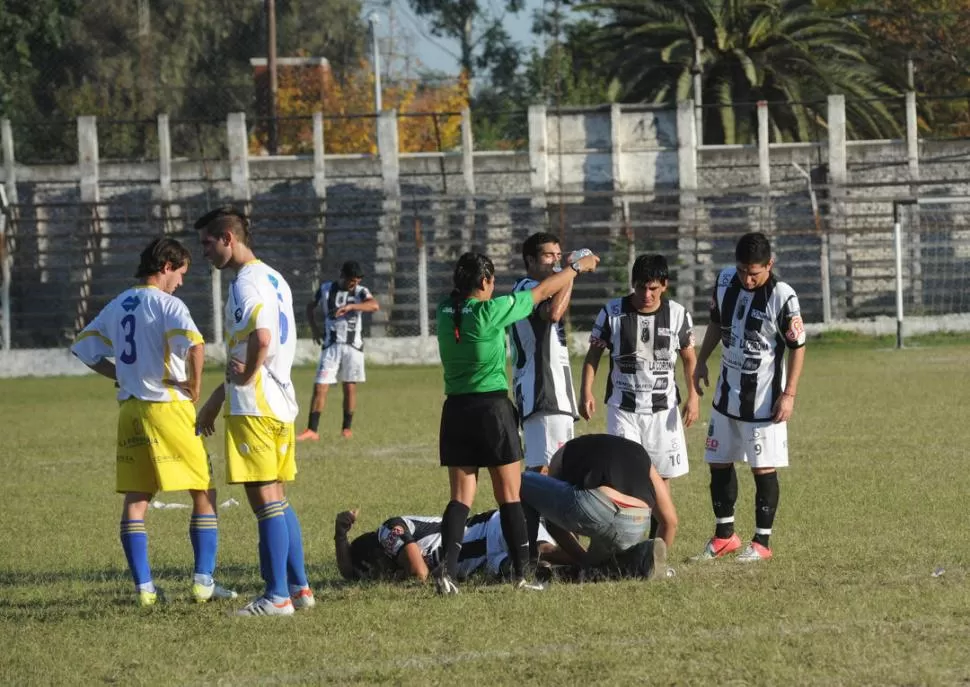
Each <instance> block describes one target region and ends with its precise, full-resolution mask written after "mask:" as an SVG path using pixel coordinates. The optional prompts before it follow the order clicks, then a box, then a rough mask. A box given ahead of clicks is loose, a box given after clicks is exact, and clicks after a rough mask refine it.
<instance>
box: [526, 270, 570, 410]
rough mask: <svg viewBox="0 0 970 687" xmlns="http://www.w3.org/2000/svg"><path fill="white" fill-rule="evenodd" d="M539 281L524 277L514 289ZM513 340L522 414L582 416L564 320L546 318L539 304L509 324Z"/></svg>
mask: <svg viewBox="0 0 970 687" xmlns="http://www.w3.org/2000/svg"><path fill="white" fill-rule="evenodd" d="M538 284H539V282H537V281H536V280H535V279H530V278H529V277H523V278H522V279H519V280H518V281H517V282H516V283H515V287H514V288H513V289H512V290H513V291H528V290H529V289H533V288H535V287H536V286H537V285H538ZM509 339H510V340H511V343H512V387H513V394H514V396H515V403H516V405H517V406H518V408H519V417H520V418H521V419H522V420H525V419H527V418H528V417H529V416H530V415H532V414H533V413H554V414H560V415H571V416H572V417H573V418H574V419H578V418H579V413H578V412H577V407H576V395H575V392H574V391H573V377H572V372H571V371H570V368H569V346H568V345H567V343H566V330H565V328H564V327H563V323H562V322H550V321H548V320H544V319H543V318H542V316H541V315H540V314H539V311H538V306H537V307H536V308H535V309H533V311H532V314H531V315H530V316H529V317H528V318H526V319H524V320H519V321H518V322H516V323H515V324H513V325H512V326H510V327H509Z"/></svg>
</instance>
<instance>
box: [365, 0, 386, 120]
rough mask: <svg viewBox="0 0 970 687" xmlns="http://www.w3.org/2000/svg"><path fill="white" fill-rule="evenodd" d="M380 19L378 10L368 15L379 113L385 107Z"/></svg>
mask: <svg viewBox="0 0 970 687" xmlns="http://www.w3.org/2000/svg"><path fill="white" fill-rule="evenodd" d="M379 21H380V15H378V14H377V12H371V13H370V14H368V15H367V23H369V24H370V40H371V50H372V52H373V58H372V61H373V63H374V112H375V113H376V114H378V115H379V114H380V113H381V109H383V108H382V106H381V51H380V49H379V48H378V47H377V24H378V22H379Z"/></svg>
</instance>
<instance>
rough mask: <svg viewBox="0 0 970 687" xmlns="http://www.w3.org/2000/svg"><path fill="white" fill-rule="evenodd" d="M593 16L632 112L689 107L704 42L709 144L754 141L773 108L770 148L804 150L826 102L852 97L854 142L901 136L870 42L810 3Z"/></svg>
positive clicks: (663, 7)
mask: <svg viewBox="0 0 970 687" xmlns="http://www.w3.org/2000/svg"><path fill="white" fill-rule="evenodd" d="M586 8H587V9H592V10H595V11H600V12H602V11H604V10H605V11H606V12H607V13H608V19H607V22H606V24H605V26H604V27H603V29H602V31H601V32H600V33H599V35H598V37H597V41H596V45H597V46H598V47H599V48H600V49H602V50H604V51H609V52H610V54H611V55H612V56H613V62H612V73H613V75H614V76H616V77H617V78H618V79H619V81H620V83H621V84H622V88H623V99H624V101H626V102H651V103H670V104H673V103H675V102H676V101H679V100H683V99H687V98H690V97H692V91H693V86H692V84H693V77H694V69H695V68H697V67H698V65H697V64H696V62H695V40H696V39H697V38H701V39H703V42H704V47H703V51H702V53H701V64H700V65H699V66H700V68H701V69H702V91H701V93H702V96H703V103H704V105H705V106H707V105H710V106H712V107H713V108H714V109H713V110H710V109H705V112H706V113H707V116H705V117H704V131H703V140H704V141H705V142H707V143H743V142H750V141H753V140H754V139H755V137H756V133H757V116H756V110H755V108H754V107H753V106H749V107H748V108H747V109H739V108H738V103H749V104H753V103H755V102H757V101H761V100H764V101H768V102H769V103H770V106H769V116H770V130H771V135H772V138H773V140H775V141H783V140H796V141H807V140H811V139H812V138H814V137H816V135H817V131H816V128H817V127H818V126H819V125H824V121H825V117H826V106H825V101H826V97H827V96H828V95H829V94H832V93H841V94H844V95H845V96H846V120H847V128H848V132H849V135H850V137H857V138H863V137H869V138H881V137H886V136H894V135H898V134H899V131H900V127H899V124H898V123H897V121H896V118H895V117H894V116H893V113H892V112H891V110H890V107H889V106H888V104H887V101H888V99H890V98H894V97H897V96H898V94H899V91H898V90H897V89H896V88H894V87H893V86H892V85H890V84H888V83H886V81H885V80H884V79H883V78H882V77H881V74H880V69H879V68H878V67H877V66H876V65H874V64H873V60H872V57H871V55H870V54H869V53H868V43H867V36H866V34H865V33H864V32H863V31H862V30H861V28H860V27H859V25H858V23H856V22H854V21H852V20H851V19H849V18H844V17H839V16H833V15H832V14H830V13H824V12H821V11H819V10H818V9H817V8H816V7H815V6H814V4H813V3H812V1H811V0H768V1H765V0H680V1H679V2H676V3H675V2H666V1H664V0H640V1H636V0H604V1H603V2H598V3H595V4H592V5H587V6H586Z"/></svg>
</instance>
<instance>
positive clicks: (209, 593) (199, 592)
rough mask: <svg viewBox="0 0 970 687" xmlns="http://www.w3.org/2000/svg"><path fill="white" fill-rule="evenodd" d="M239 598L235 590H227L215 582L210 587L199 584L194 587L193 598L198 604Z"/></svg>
mask: <svg viewBox="0 0 970 687" xmlns="http://www.w3.org/2000/svg"><path fill="white" fill-rule="evenodd" d="M237 596H239V595H238V594H237V593H236V592H234V591H233V590H231V589H226V588H225V587H223V586H221V585H218V584H216V583H215V582H213V583H212V584H210V585H204V584H198V583H196V584H193V585H192V598H193V599H195V602H196V603H197V604H204V603H205V602H206V601H213V600H215V601H219V600H222V599H235V598H236V597H237Z"/></svg>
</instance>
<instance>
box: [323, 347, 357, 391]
mask: <svg viewBox="0 0 970 687" xmlns="http://www.w3.org/2000/svg"><path fill="white" fill-rule="evenodd" d="M363 381H365V377H364V352H363V351H358V350H357V349H356V348H354V347H353V346H350V345H348V344H342V343H336V344H331V345H330V346H327V347H326V348H324V349H323V350H322V351H321V352H320V365H318V366H317V378H316V381H315V383H316V384H336V383H337V382H363Z"/></svg>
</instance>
